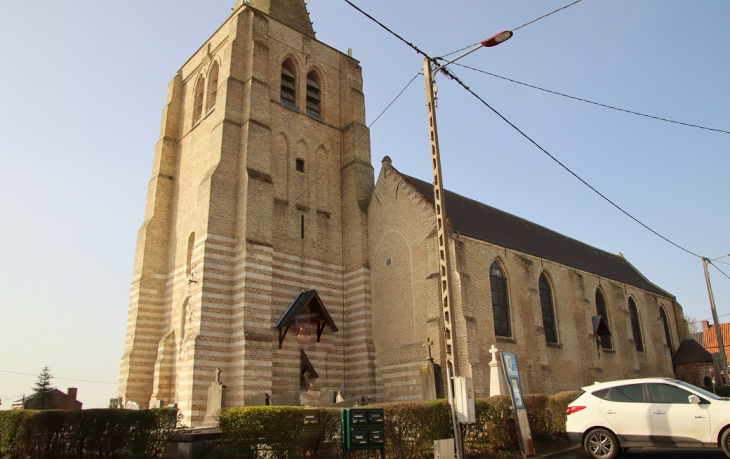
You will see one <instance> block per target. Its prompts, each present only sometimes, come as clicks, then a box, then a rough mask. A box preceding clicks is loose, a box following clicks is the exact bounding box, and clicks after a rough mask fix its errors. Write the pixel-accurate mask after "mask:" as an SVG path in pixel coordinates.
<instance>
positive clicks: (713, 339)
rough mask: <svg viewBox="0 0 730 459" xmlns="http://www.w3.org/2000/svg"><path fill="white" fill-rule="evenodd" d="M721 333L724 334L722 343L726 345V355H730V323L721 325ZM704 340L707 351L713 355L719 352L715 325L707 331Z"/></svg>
mask: <svg viewBox="0 0 730 459" xmlns="http://www.w3.org/2000/svg"><path fill="white" fill-rule="evenodd" d="M720 333H722V343H723V344H724V345H725V355H730V323H727V324H720ZM704 340H705V349H707V350H708V351H710V352H711V353H715V352H718V346H717V334H716V332H715V326H714V325H710V328H708V329H707V330H705V336H704Z"/></svg>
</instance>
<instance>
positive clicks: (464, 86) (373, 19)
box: [345, 0, 702, 258]
mask: <svg viewBox="0 0 730 459" xmlns="http://www.w3.org/2000/svg"><path fill="white" fill-rule="evenodd" d="M580 1H582V0H577V1H576V2H573V3H571V4H569V5H566V6H564V7H563V8H560V9H557V10H555V11H553V12H552V13H549V14H546V15H545V16H542V17H540V18H537V19H536V20H534V21H531V22H528V23H527V24H524V25H522V26H520V27H518V29H519V28H522V27H524V26H526V25H529V24H532V23H534V22H537V21H539V20H540V19H542V18H545V17H547V16H549V15H550V14H553V13H556V12H558V11H560V10H562V9H565V8H567V7H569V6H572V5H575V4H576V3H578V2H580ZM345 2H347V3H348V4H349V5H351V6H352V7H353V8H355V9H356V10H358V11H359V12H361V13H362V14H364V15H365V16H367V17H368V18H369V19H370V20H371V21H374V22H375V23H377V24H378V25H380V26H381V27H382V28H383V29H385V30H386V31H388V32H389V33H391V34H392V35H394V36H395V37H397V38H398V39H399V40H401V41H402V42H403V43H405V44H406V45H408V46H410V47H411V48H413V49H414V50H415V51H416V52H418V53H419V54H421V55H423V56H425V57H426V58H427V59H428V60H430V61H435V59H433V58H432V57H430V56H429V55H428V54H426V53H424V52H423V51H421V50H420V49H419V48H418V47H416V45H414V44H412V43H411V42H409V41H407V40H405V39H404V38H403V37H401V36H400V35H398V34H397V33H395V32H393V31H392V30H390V29H389V28H388V27H386V26H384V25H383V24H382V23H381V22H380V21H378V20H377V19H375V18H374V17H372V16H370V15H369V14H367V13H366V12H364V11H363V10H361V9H360V8H358V7H357V6H355V5H354V4H353V3H352V2H351V1H350V0H345ZM514 30H517V29H514ZM441 72H442V73H443V74H444V75H446V76H447V77H449V78H450V79H452V80H454V81H456V82H457V83H458V84H459V85H460V86H461V87H463V88H464V89H465V90H467V91H468V92H469V93H470V94H471V95H472V96H474V97H476V98H477V99H478V100H479V101H480V102H481V103H482V104H484V105H485V106H486V107H487V108H489V109H490V110H491V111H492V112H494V113H495V114H496V115H497V116H499V117H500V118H501V119H502V120H503V121H504V122H506V123H507V124H509V125H510V126H511V127H512V128H513V129H514V130H516V131H517V132H519V133H520V134H521V135H522V136H523V137H524V138H525V139H527V140H528V141H529V142H530V143H532V144H533V145H535V146H536V147H537V148H538V149H539V150H540V151H542V152H543V153H545V154H546V155H547V156H548V157H549V158H550V159H552V160H553V161H555V162H556V163H557V164H559V165H560V166H561V167H562V168H563V169H565V170H566V171H568V173H570V174H571V175H572V176H573V177H575V178H576V179H578V180H579V181H580V182H581V183H583V184H584V185H585V186H587V187H588V188H590V189H591V190H592V191H593V192H594V193H596V194H597V195H598V196H600V197H601V198H603V199H604V200H605V201H606V202H608V203H609V204H611V205H612V206H613V207H615V208H616V209H618V210H619V211H620V212H622V213H623V214H624V215H626V216H627V217H629V218H630V219H632V220H633V221H635V222H636V223H638V224H639V225H641V226H643V227H644V228H645V229H647V230H648V231H650V232H651V233H652V234H654V235H656V236H658V237H660V238H661V239H663V240H664V241H666V242H668V243H670V244H671V245H673V246H675V247H677V248H678V249H680V250H682V251H684V252H687V253H688V254H690V255H693V256H695V257H697V258H702V257H701V256H699V255H697V254H696V253H694V252H691V251H690V250H687V249H685V248H684V247H682V246H681V245H679V244H677V243H675V242H673V241H671V240H670V239H668V238H666V237H664V236H662V235H661V234H659V233H658V232H657V231H655V230H653V229H651V228H650V227H649V226H648V225H646V224H644V223H643V222H642V221H640V220H639V219H638V218H636V217H634V216H633V215H631V214H630V213H628V212H627V211H625V210H624V209H623V208H622V207H620V206H619V205H618V204H616V203H614V202H613V201H611V200H610V199H608V198H607V197H606V196H605V195H604V194H603V193H601V192H600V191H598V190H597V189H596V188H594V187H593V186H591V185H590V184H589V183H588V182H586V181H585V180H583V179H582V178H581V177H580V176H579V175H578V174H576V173H575V172H573V171H572V170H570V168H568V167H567V166H566V165H565V164H563V163H562V162H560V161H559V160H558V159H557V158H556V157H554V156H553V155H551V154H550V153H549V152H548V151H547V150H545V149H544V148H543V147H542V146H540V144H538V143H537V142H535V141H534V140H533V139H532V138H531V137H530V136H528V135H527V134H525V133H524V132H523V131H522V130H520V128H518V127H517V126H516V125H515V124H514V123H512V122H511V121H509V120H508V119H507V118H505V117H504V116H503V115H502V114H501V113H499V112H498V111H497V110H495V109H494V108H493V107H492V106H491V105H489V104H488V103H487V101H485V100H484V99H482V98H481V97H480V96H479V95H478V94H477V93H475V92H474V91H472V90H471V88H469V87H468V86H467V85H466V84H464V82H463V81H461V80H460V79H459V78H457V76H456V75H455V74H454V73H453V72H452V71H451V70H449V69H447V68H441Z"/></svg>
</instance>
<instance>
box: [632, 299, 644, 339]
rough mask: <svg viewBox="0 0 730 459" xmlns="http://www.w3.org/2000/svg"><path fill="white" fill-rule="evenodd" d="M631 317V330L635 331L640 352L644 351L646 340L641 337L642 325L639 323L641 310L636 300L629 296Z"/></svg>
mask: <svg viewBox="0 0 730 459" xmlns="http://www.w3.org/2000/svg"><path fill="white" fill-rule="evenodd" d="M629 317H630V318H631V331H632V332H633V333H634V343H635V344H636V350H637V351H638V352H644V341H643V340H642V339H641V325H639V311H638V309H636V302H635V301H634V299H633V298H631V297H629Z"/></svg>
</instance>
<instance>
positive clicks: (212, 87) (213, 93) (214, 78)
mask: <svg viewBox="0 0 730 459" xmlns="http://www.w3.org/2000/svg"><path fill="white" fill-rule="evenodd" d="M217 96H218V63H217V62H216V63H214V64H213V67H212V68H211V69H210V73H209V74H208V104H207V105H206V106H205V109H206V111H208V110H210V109H211V108H213V107H215V100H216V97H217Z"/></svg>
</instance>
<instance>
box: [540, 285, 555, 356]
mask: <svg viewBox="0 0 730 459" xmlns="http://www.w3.org/2000/svg"><path fill="white" fill-rule="evenodd" d="M540 306H541V308H542V327H543V329H544V330H545V342H546V343H553V344H556V343H557V342H558V330H557V326H556V324H555V308H554V307H553V289H552V288H551V287H550V282H549V281H548V279H547V276H545V273H542V274H540Z"/></svg>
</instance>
